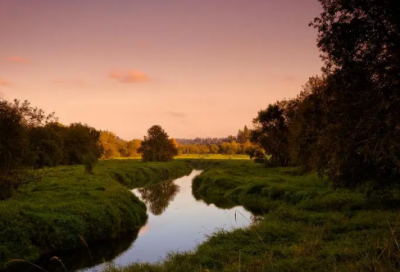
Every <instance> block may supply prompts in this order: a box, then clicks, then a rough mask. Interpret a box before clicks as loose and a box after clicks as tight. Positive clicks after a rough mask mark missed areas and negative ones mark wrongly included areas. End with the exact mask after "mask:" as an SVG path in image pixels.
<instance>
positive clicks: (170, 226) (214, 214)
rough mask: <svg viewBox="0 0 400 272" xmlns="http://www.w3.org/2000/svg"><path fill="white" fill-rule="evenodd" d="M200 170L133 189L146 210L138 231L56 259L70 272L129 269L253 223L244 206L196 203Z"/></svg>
mask: <svg viewBox="0 0 400 272" xmlns="http://www.w3.org/2000/svg"><path fill="white" fill-rule="evenodd" d="M200 173H201V171H199V170H193V171H192V173H191V174H190V175H187V176H184V177H181V178H178V179H175V180H173V181H169V182H163V183H159V184H157V185H152V186H148V187H144V188H139V189H134V190H132V193H134V194H135V195H136V196H138V197H139V198H140V199H141V200H142V201H143V202H144V203H145V204H146V206H147V212H148V215H149V217H148V220H147V224H146V225H145V226H144V227H142V228H141V229H140V231H139V233H129V234H126V235H124V236H123V237H122V238H121V239H117V240H112V241H108V242H104V241H103V242H101V243H95V244H91V245H89V250H88V249H87V248H81V249H79V250H71V251H63V252H60V253H59V254H58V255H57V256H58V257H59V258H60V259H61V260H62V262H63V263H64V265H65V267H66V269H67V270H68V271H76V272H78V271H79V272H100V271H102V268H103V267H104V266H105V265H107V263H109V262H113V263H114V264H115V265H117V266H118V265H122V266H125V265H128V264H130V263H133V262H149V263H154V262H158V261H162V260H163V259H164V258H165V257H166V256H167V254H168V253H169V252H183V251H188V250H194V249H195V248H196V246H197V245H199V244H200V243H202V242H203V241H204V240H205V239H207V236H209V235H211V234H213V233H214V232H216V231H218V230H222V229H223V230H227V231H230V230H233V229H235V228H243V227H247V226H248V225H250V224H251V217H252V216H251V213H249V212H248V211H246V210H245V209H243V208H242V207H235V208H232V209H221V208H218V207H216V206H215V205H213V204H211V205H207V204H206V203H205V202H203V201H202V200H196V198H195V197H194V196H193V194H192V180H193V178H194V177H196V176H197V175H199V174H200ZM49 257H51V256H44V257H43V258H42V260H41V261H40V262H39V264H40V265H41V266H42V267H45V268H46V270H48V271H65V270H64V269H63V268H62V267H61V266H60V264H59V263H57V262H54V261H53V265H49V264H46V263H48V262H49Z"/></svg>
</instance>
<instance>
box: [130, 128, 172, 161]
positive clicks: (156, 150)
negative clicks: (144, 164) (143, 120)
mask: <svg viewBox="0 0 400 272" xmlns="http://www.w3.org/2000/svg"><path fill="white" fill-rule="evenodd" d="M147 133H148V135H147V136H145V137H144V140H143V141H142V145H141V147H140V148H139V150H138V152H139V153H141V154H142V160H143V161H158V162H166V161H171V160H173V158H174V156H176V155H178V149H177V148H176V146H175V144H174V143H173V141H172V140H170V139H169V138H168V134H167V133H166V132H165V131H164V130H163V129H162V127H161V126H158V125H155V126H152V127H151V128H150V129H149V130H148V131H147Z"/></svg>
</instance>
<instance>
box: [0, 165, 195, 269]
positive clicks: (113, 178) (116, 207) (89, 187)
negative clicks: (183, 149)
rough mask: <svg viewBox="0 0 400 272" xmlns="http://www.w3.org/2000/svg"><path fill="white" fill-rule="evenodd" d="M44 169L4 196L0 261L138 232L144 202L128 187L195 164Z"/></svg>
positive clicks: (0, 215) (177, 173)
mask: <svg viewBox="0 0 400 272" xmlns="http://www.w3.org/2000/svg"><path fill="white" fill-rule="evenodd" d="M41 171H43V175H44V178H43V180H42V181H41V182H38V183H35V184H29V185H28V186H27V187H24V188H22V190H21V191H20V192H19V193H18V194H17V195H16V196H15V197H13V198H12V199H8V200H5V201H0V264H4V263H5V262H6V261H8V260H10V259H24V260H26V261H30V260H33V259H36V258H38V257H39V255H41V254H44V253H48V252H52V251H55V250H62V249H73V248H79V247H82V246H83V244H82V238H84V240H85V241H87V242H88V243H89V244H90V243H91V242H94V241H101V240H107V239H112V238H117V237H118V236H119V235H121V234H122V233H126V232H132V231H137V230H138V229H139V228H140V227H141V226H142V225H144V224H145V222H146V220H147V215H146V206H145V205H144V204H143V203H142V202H141V201H139V199H138V198H137V197H136V196H134V195H133V194H132V193H131V192H130V191H129V190H127V188H126V187H129V188H135V187H140V186H142V185H144V184H148V183H155V182H159V181H161V180H166V179H171V178H176V177H179V176H182V175H184V174H187V173H189V172H190V171H191V166H190V165H189V164H187V163H186V162H184V161H175V162H171V163H143V162H141V161H139V160H118V161H117V160H109V161H100V162H99V163H97V165H96V168H95V169H94V175H88V174H85V173H84V167H83V166H61V167H56V168H48V169H44V170H41ZM80 236H81V237H82V238H81V237H80Z"/></svg>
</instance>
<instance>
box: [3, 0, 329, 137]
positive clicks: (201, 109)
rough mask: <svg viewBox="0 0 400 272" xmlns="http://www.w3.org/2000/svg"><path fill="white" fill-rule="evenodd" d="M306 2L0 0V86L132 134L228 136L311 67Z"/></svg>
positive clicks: (68, 118) (296, 88)
mask: <svg viewBox="0 0 400 272" xmlns="http://www.w3.org/2000/svg"><path fill="white" fill-rule="evenodd" d="M319 13H320V6H319V4H318V2H317V0H301V1H299V0H201V1H200V0H168V1H166V0H151V1H149V0H0V93H2V94H3V96H4V97H5V98H6V99H8V100H11V99H14V98H18V99H23V100H24V99H27V100H29V101H30V102H31V103H32V104H33V105H35V106H38V107H40V108H42V109H44V110H45V111H46V112H53V111H55V112H56V115H57V116H58V117H59V120H60V122H62V123H64V124H69V123H71V122H82V123H87V124H89V125H91V126H94V127H96V128H98V129H107V130H110V131H113V132H115V133H116V134H117V135H119V136H121V137H122V138H124V139H132V138H142V137H143V135H145V134H146V131H147V129H148V128H149V127H150V126H152V125H154V124H159V125H161V126H162V127H163V128H164V129H165V130H166V131H167V132H168V133H169V135H170V136H173V137H178V138H182V137H188V138H192V137H196V136H200V137H206V136H212V137H223V136H227V135H230V134H235V133H236V132H237V130H238V129H239V128H242V127H243V126H244V125H245V124H247V125H251V121H252V119H253V118H254V117H255V116H256V115H257V112H258V111H259V110H260V109H264V108H266V107H267V106H268V104H269V103H273V102H275V101H276V100H279V99H283V98H288V97H294V96H295V95H296V94H297V93H299V92H300V90H301V85H303V84H304V83H305V82H306V81H307V79H308V78H309V77H310V76H313V75H316V74H320V67H321V66H322V62H321V61H320V59H319V52H318V50H317V48H316V31H315V30H314V29H312V28H310V27H308V23H309V22H310V21H311V20H312V19H313V18H314V17H315V16H318V14H319Z"/></svg>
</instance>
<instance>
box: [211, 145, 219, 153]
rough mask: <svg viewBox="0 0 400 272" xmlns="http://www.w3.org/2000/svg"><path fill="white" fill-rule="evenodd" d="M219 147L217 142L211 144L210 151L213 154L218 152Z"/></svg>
mask: <svg viewBox="0 0 400 272" xmlns="http://www.w3.org/2000/svg"><path fill="white" fill-rule="evenodd" d="M218 151H219V147H218V145H216V144H211V145H210V153H211V154H218Z"/></svg>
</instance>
